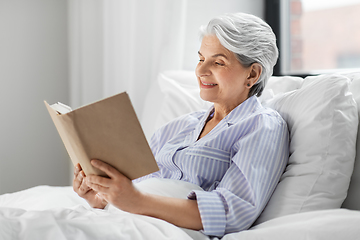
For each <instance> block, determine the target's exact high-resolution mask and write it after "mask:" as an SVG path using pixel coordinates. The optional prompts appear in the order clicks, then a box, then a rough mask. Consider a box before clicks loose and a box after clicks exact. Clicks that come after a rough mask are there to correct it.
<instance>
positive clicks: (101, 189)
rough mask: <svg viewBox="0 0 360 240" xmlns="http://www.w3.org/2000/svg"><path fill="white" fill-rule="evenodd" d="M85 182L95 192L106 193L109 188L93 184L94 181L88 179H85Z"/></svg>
mask: <svg viewBox="0 0 360 240" xmlns="http://www.w3.org/2000/svg"><path fill="white" fill-rule="evenodd" d="M86 184H87V185H88V186H89V187H90V188H91V189H93V190H94V191H95V192H98V193H101V194H106V193H107V192H108V190H109V188H108V187H104V186H101V185H98V184H95V183H92V182H89V181H86Z"/></svg>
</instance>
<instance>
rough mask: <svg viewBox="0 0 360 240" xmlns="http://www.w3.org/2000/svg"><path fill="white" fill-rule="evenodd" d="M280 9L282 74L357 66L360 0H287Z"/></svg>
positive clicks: (359, 39)
mask: <svg viewBox="0 0 360 240" xmlns="http://www.w3.org/2000/svg"><path fill="white" fill-rule="evenodd" d="M282 9H283V10H282V11H285V13H284V12H283V14H285V15H286V12H288V16H286V18H285V19H287V20H288V22H289V25H288V26H286V27H285V28H283V29H284V30H283V33H284V35H285V41H284V42H285V44H284V45H283V46H282V50H283V52H282V53H281V54H283V55H282V57H283V59H284V60H285V61H284V62H283V66H282V69H283V72H284V73H286V74H294V73H300V74H301V73H321V72H327V71H333V70H335V69H336V70H339V69H340V70H341V69H343V70H347V69H352V68H357V69H360V0H326V1H323V0H288V3H287V4H285V7H283V8H282ZM286 30H287V31H286ZM286 46H288V49H286Z"/></svg>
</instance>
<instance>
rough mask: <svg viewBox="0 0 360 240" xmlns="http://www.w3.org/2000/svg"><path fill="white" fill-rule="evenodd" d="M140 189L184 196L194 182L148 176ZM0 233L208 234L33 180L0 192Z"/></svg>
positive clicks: (85, 235) (47, 235)
mask: <svg viewBox="0 0 360 240" xmlns="http://www.w3.org/2000/svg"><path fill="white" fill-rule="evenodd" d="M137 187H138V188H139V189H140V190H141V191H146V192H152V193H157V194H160V195H169V196H170V194H171V193H172V194H173V195H174V196H176V197H182V198H183V197H186V195H187V194H188V192H189V191H191V190H192V189H196V188H198V187H197V186H196V185H192V184H188V183H184V184H183V183H182V182H180V181H164V180H156V179H149V180H147V181H144V182H142V183H141V184H137ZM0 239H7V240H8V239H19V240H20V239H21V240H27V239H29V240H30V239H31V240H34V239H52V240H58V239H59V240H62V239H76V240H82V239H86V240H92V239H94V240H95V239H96V240H98V239H136V240H142V239H156V240H162V239H184V240H187V239H199V240H202V239H209V238H208V237H207V236H205V235H204V234H202V233H201V232H198V231H192V230H187V229H182V228H178V227H176V226H174V225H172V224H170V223H168V222H165V221H163V220H159V219H156V218H152V217H147V216H141V215H135V214H130V213H127V212H123V211H121V210H118V209H116V208H115V207H112V206H110V207H109V208H108V209H107V210H100V209H92V208H90V207H89V206H88V204H87V203H86V201H84V200H83V199H81V198H80V197H78V196H77V195H76V193H74V192H73V190H72V187H50V186H38V187H34V188H30V189H27V190H24V191H20V192H16V193H12V194H4V195H1V196H0Z"/></svg>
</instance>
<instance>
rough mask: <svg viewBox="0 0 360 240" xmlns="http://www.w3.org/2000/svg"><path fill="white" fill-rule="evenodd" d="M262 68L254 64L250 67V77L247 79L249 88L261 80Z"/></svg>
mask: <svg viewBox="0 0 360 240" xmlns="http://www.w3.org/2000/svg"><path fill="white" fill-rule="evenodd" d="M261 72H262V66H261V65H260V64H259V63H253V64H251V66H250V67H249V76H248V78H247V81H248V82H247V86H248V87H250V88H251V87H252V86H253V85H254V84H255V83H256V82H257V81H258V80H259V78H260V75H261Z"/></svg>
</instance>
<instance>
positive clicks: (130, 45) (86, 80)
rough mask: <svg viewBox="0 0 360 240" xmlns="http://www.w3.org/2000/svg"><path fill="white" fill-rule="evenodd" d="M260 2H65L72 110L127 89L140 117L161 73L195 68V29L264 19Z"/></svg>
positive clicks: (240, 0) (184, 0)
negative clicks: (234, 15)
mask: <svg viewBox="0 0 360 240" xmlns="http://www.w3.org/2000/svg"><path fill="white" fill-rule="evenodd" d="M263 2H264V1H263V0H253V1H248V0H221V1H219V0H130V1H129V0H69V1H68V3H69V36H70V37H69V49H70V73H71V74H70V88H71V94H70V96H71V100H70V104H71V106H73V107H78V106H81V105H84V104H88V103H90V102H93V101H96V100H99V99H101V98H103V97H106V96H110V95H113V94H116V93H119V92H122V91H127V92H128V93H129V95H130V98H131V101H132V103H133V105H134V108H135V110H136V112H137V114H138V115H141V113H142V111H143V103H144V99H145V96H146V93H147V91H148V89H149V88H150V85H151V82H152V81H156V78H157V75H158V73H159V72H160V71H163V70H194V68H195V66H196V63H197V61H198V60H197V51H198V47H199V45H200V42H199V39H198V28H199V26H200V25H203V24H206V23H207V22H208V21H209V19H210V18H211V17H213V16H215V15H218V14H220V13H224V12H234V11H244V12H249V13H253V14H255V15H258V16H260V17H262V13H263Z"/></svg>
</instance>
